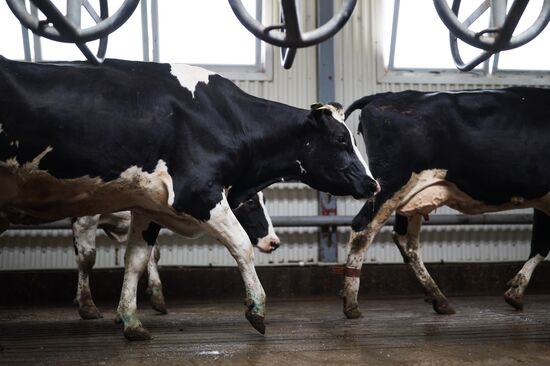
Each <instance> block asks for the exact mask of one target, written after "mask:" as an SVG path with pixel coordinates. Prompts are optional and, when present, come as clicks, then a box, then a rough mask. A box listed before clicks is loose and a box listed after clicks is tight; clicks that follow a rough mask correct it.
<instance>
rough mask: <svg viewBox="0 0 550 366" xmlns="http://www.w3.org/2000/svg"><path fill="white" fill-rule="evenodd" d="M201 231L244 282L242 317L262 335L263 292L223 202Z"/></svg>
mask: <svg viewBox="0 0 550 366" xmlns="http://www.w3.org/2000/svg"><path fill="white" fill-rule="evenodd" d="M204 225H205V229H206V231H208V232H209V233H210V234H211V235H212V236H214V237H215V238H216V239H218V240H219V241H220V242H221V243H222V244H223V245H225V247H226V248H227V249H228V250H229V252H230V253H231V255H232V256H233V258H234V259H235V261H236V262H237V266H238V268H239V271H240V273H241V276H242V279H243V281H244V286H245V291H246V298H245V305H246V307H247V310H246V313H245V315H246V318H247V319H248V321H249V322H250V324H252V326H253V327H254V329H256V330H257V331H258V332H260V333H262V334H265V325H264V318H265V292H264V289H263V287H262V284H261V283H260V280H259V279H258V275H257V274H256V269H255V268H254V249H253V247H252V243H251V242H250V239H249V238H248V235H247V234H246V231H244V229H243V228H242V226H241V225H240V224H239V221H238V220H237V218H236V217H235V215H234V214H233V211H231V208H230V207H229V203H228V202H227V199H226V198H225V195H223V199H222V201H221V202H219V203H218V204H217V205H216V206H215V207H214V208H213V209H212V210H211V211H210V219H209V220H208V221H206V223H205V224H204Z"/></svg>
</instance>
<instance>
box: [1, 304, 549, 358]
mask: <svg viewBox="0 0 550 366" xmlns="http://www.w3.org/2000/svg"><path fill="white" fill-rule="evenodd" d="M451 301H452V303H453V305H454V306H455V309H456V310H457V314H456V315H451V316H445V315H437V314H435V313H434V312H433V311H432V308H431V306H429V305H427V304H425V303H424V302H423V301H421V300H419V299H417V298H416V299H377V300H368V299H364V300H363V301H362V302H361V304H360V305H361V309H362V311H363V314H364V317H363V318H360V319H356V320H347V319H345V318H344V316H343V314H342V309H341V307H342V306H341V303H340V301H339V300H338V299H302V300H299V301H296V300H288V301H282V300H274V301H270V302H269V303H268V313H267V321H266V323H267V332H266V335H265V336H262V335H260V334H259V333H257V332H256V331H255V330H254V329H253V328H252V327H251V326H250V325H249V324H248V322H247V321H246V319H245V317H244V307H243V306H242V305H241V304H240V302H238V301H232V302H226V301H224V302H211V301H209V302H205V303H197V302H193V303H185V302H183V303H177V304H176V303H172V304H170V303H169V305H170V309H169V310H170V313H169V314H168V315H165V316H161V315H157V314H155V313H154V311H153V310H150V309H148V308H143V309H141V310H140V315H141V320H142V322H143V324H144V325H145V327H147V328H148V329H149V330H150V331H151V333H152V334H153V337H154V339H153V340H152V341H146V342H135V343H131V342H128V341H126V340H125V339H124V337H123V336H122V327H121V326H120V325H117V324H114V322H113V319H114V307H115V305H114V304H111V305H104V306H101V310H102V311H103V314H104V316H105V317H104V318H103V319H98V320H80V319H79V317H78V313H77V311H76V308H73V307H29V306H24V307H0V345H1V346H2V347H3V350H2V349H1V348H0V364H1V365H13V364H18V363H20V364H51V365H64V364H71V365H72V366H74V364H75V363H77V364H82V363H84V364H95V365H135V364H139V365H153V364H154V365H159V364H167V365H172V364H173V365H188V364H216V365H219V364H232V365H233V364H234V365H335V364H338V365H339V366H341V365H355V364H357V365H426V366H428V365H464V364H479V365H516V364H518V365H519V364H522V365H550V311H549V310H550V296H549V295H536V296H535V295H533V296H528V297H527V298H526V306H525V310H524V311H523V312H518V311H515V310H513V309H512V308H510V307H509V306H508V305H507V304H505V303H504V301H503V300H502V298H500V297H469V298H465V297H464V298H452V299H451Z"/></svg>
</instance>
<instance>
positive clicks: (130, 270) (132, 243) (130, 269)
mask: <svg viewBox="0 0 550 366" xmlns="http://www.w3.org/2000/svg"><path fill="white" fill-rule="evenodd" d="M155 226H156V224H154V223H153V222H151V219H150V218H149V217H148V216H143V215H141V214H136V213H134V212H132V221H131V224H130V233H129V239H128V245H127V247H126V254H125V255H124V282H123V283H122V292H121V295H120V302H119V304H118V309H117V312H118V316H119V317H120V320H122V322H123V323H124V336H125V337H126V338H127V339H128V340H130V341H138V340H148V339H151V335H150V334H149V331H147V329H145V328H144V327H143V325H142V324H141V322H140V320H139V319H138V317H137V314H136V310H137V301H136V293H137V285H138V281H139V278H140V276H141V275H142V273H143V271H144V270H145V268H146V266H147V263H148V262H149V256H150V254H151V246H152V245H153V244H154V242H155V241H156V235H158V230H156V235H153V234H154V231H155V229H154V227H155ZM151 240H153V241H152V243H151V245H149V243H150V242H151Z"/></svg>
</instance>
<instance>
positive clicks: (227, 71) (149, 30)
mask: <svg viewBox="0 0 550 366" xmlns="http://www.w3.org/2000/svg"><path fill="white" fill-rule="evenodd" d="M139 6H141V14H142V16H141V28H142V42H143V48H142V49H143V58H142V60H143V61H153V62H159V60H160V55H159V47H158V45H159V43H158V42H159V36H158V35H159V27H158V24H159V19H158V0H141V1H140V5H139ZM31 12H33V13H34V14H36V8H35V7H34V5H31ZM14 17H15V16H14ZM256 18H257V19H259V20H260V21H261V19H264V20H265V19H271V18H272V14H271V7H269V6H266V4H265V1H264V0H256ZM21 28H22V42H23V49H24V55H25V61H29V62H31V61H35V62H40V61H43V58H42V51H41V39H42V38H41V37H39V36H37V35H35V34H33V33H32V32H31V31H30V30H28V29H27V28H26V27H24V26H21ZM115 32H116V31H115ZM31 37H32V38H33V42H32V46H31V42H30V39H31ZM75 47H76V46H75ZM92 52H94V51H92ZM172 65H174V66H175V67H174V69H175V70H177V69H179V67H178V65H179V64H177V63H172ZM192 65H195V66H201V67H204V68H206V69H208V70H211V71H214V72H216V73H219V74H222V75H223V76H225V77H227V78H229V79H231V80H251V81H252V80H260V81H261V80H272V79H273V47H272V46H271V45H266V44H265V43H263V42H261V41H260V40H259V39H256V55H255V64H254V65H229V64H227V65H225V64H192Z"/></svg>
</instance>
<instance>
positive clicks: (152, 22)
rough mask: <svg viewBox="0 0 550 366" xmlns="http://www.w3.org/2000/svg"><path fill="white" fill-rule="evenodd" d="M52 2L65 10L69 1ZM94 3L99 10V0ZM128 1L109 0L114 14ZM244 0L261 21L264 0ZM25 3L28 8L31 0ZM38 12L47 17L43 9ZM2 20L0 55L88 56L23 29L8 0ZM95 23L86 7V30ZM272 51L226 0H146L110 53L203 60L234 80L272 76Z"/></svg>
mask: <svg viewBox="0 0 550 366" xmlns="http://www.w3.org/2000/svg"><path fill="white" fill-rule="evenodd" d="M51 1H52V2H53V3H54V4H55V5H56V6H57V7H58V9H59V10H60V11H61V12H62V13H66V0H51ZM89 1H90V3H91V4H92V6H93V7H94V9H96V11H97V12H99V0H89ZM123 1H124V0H109V13H110V14H113V13H114V12H115V11H116V10H118V9H119V8H120V6H121V4H122V3H123ZM242 1H243V4H244V5H245V7H246V8H247V10H248V12H249V13H250V14H255V15H256V18H257V19H261V15H262V10H263V8H262V0H242ZM26 3H27V8H29V6H30V5H29V1H27V2H26ZM33 7H34V6H33ZM39 16H40V18H41V19H44V18H45V17H44V15H42V14H41V13H40V12H39ZM266 16H269V14H267V15H266ZM0 22H1V23H0V31H2V32H3V34H11V35H13V36H12V37H9V38H8V37H3V39H2V41H1V42H0V54H2V55H4V56H6V57H8V58H13V59H26V60H28V61H31V60H34V61H58V60H84V59H85V58H84V56H83V55H82V54H81V53H80V51H79V50H78V48H77V47H76V46H75V45H74V44H71V43H60V42H55V41H51V40H48V39H45V38H40V37H36V36H34V35H33V34H32V32H29V31H28V30H26V29H25V28H23V27H21V25H20V24H19V22H18V20H17V18H16V17H15V16H14V15H13V14H12V13H11V11H10V10H9V8H8V7H7V5H6V4H5V2H3V1H2V2H0ZM92 25H94V22H93V20H92V19H91V17H90V16H89V15H88V14H87V12H86V11H83V12H82V28H87V27H90V26H92ZM25 39H27V41H26V43H25V42H24V41H25ZM98 44H99V41H94V42H89V43H88V47H89V48H90V49H91V50H92V52H94V53H95V52H96V51H97V48H98ZM267 49H268V48H267V47H265V46H264V45H262V44H261V42H260V41H259V40H257V39H256V38H255V37H254V36H253V35H252V34H251V33H250V32H248V30H246V28H244V27H243V26H242V25H241V23H240V22H239V21H238V20H237V18H236V17H235V15H234V14H233V11H232V10H231V8H230V6H229V3H228V2H227V1H219V0H216V1H214V0H208V1H158V0H141V1H140V3H139V5H138V7H137V9H136V11H135V12H134V13H133V14H132V16H131V17H130V19H128V21H127V22H126V23H124V24H123V25H122V26H121V27H120V28H119V29H117V30H116V31H115V32H113V33H111V34H110V35H109V39H108V47H107V57H109V58H122V59H129V60H143V61H156V62H167V63H173V64H177V63H188V64H198V65H203V66H206V67H208V68H209V69H211V70H213V71H216V72H220V73H222V74H225V75H227V76H228V77H230V78H233V79H268V78H270V77H271V75H270V67H271V65H269V64H268V60H270V58H269V57H267V55H266V53H267ZM25 52H26V53H25Z"/></svg>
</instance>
